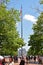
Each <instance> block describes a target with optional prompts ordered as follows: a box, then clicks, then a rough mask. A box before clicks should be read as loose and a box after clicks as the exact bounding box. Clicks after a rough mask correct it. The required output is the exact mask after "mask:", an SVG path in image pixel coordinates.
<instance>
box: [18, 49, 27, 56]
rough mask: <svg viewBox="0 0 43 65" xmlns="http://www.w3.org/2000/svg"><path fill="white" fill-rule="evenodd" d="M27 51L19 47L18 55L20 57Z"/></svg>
mask: <svg viewBox="0 0 43 65" xmlns="http://www.w3.org/2000/svg"><path fill="white" fill-rule="evenodd" d="M26 54H27V52H26V49H25V48H20V49H19V50H18V57H21V56H26Z"/></svg>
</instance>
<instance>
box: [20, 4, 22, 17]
mask: <svg viewBox="0 0 43 65" xmlns="http://www.w3.org/2000/svg"><path fill="white" fill-rule="evenodd" d="M20 16H22V5H21V9H20Z"/></svg>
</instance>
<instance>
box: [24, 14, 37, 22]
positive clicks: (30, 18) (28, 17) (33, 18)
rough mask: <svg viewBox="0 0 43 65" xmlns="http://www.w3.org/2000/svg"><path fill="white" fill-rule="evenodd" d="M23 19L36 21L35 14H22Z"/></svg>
mask: <svg viewBox="0 0 43 65" xmlns="http://www.w3.org/2000/svg"><path fill="white" fill-rule="evenodd" d="M23 19H25V20H29V21H31V22H33V23H36V21H37V19H36V18H35V16H32V15H29V14H27V15H24V17H23Z"/></svg>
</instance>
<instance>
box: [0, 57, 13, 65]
mask: <svg viewBox="0 0 43 65" xmlns="http://www.w3.org/2000/svg"><path fill="white" fill-rule="evenodd" d="M0 65H14V62H13V58H12V57H11V56H10V57H9V62H6V61H5V58H4V59H0Z"/></svg>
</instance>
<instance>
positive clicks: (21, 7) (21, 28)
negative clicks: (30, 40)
mask: <svg viewBox="0 0 43 65" xmlns="http://www.w3.org/2000/svg"><path fill="white" fill-rule="evenodd" d="M20 16H21V38H22V39H23V20H22V5H21V11H20Z"/></svg>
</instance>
